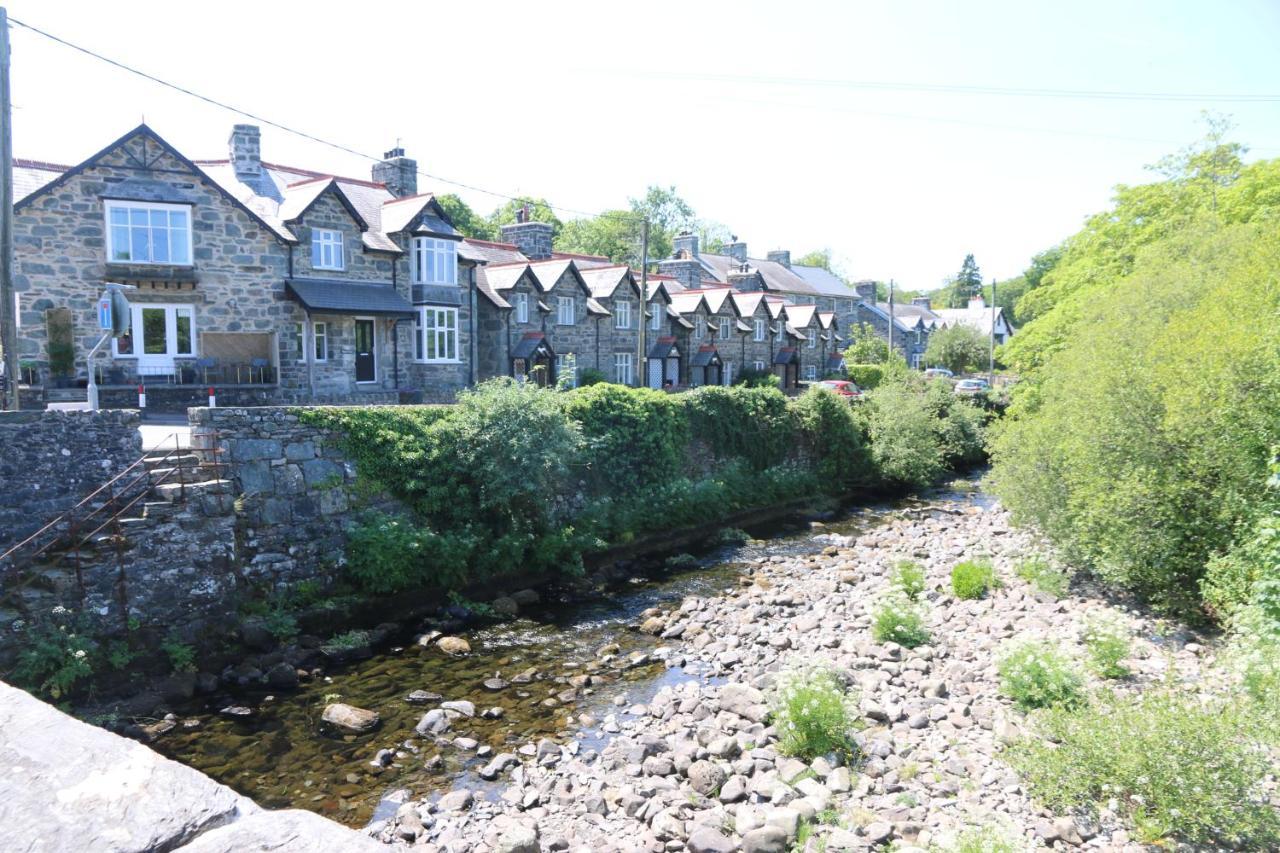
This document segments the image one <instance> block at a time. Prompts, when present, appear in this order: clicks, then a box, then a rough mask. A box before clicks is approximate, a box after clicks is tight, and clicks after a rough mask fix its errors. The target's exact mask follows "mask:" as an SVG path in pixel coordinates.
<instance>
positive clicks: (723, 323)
mask: <svg viewBox="0 0 1280 853" xmlns="http://www.w3.org/2000/svg"><path fill="white" fill-rule="evenodd" d="M720 340H722V341H727V340H729V318H728V317H721V318H720Z"/></svg>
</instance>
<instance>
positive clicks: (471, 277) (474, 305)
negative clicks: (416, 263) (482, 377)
mask: <svg viewBox="0 0 1280 853" xmlns="http://www.w3.org/2000/svg"><path fill="white" fill-rule="evenodd" d="M467 281H468V283H469V284H470V285H471V293H470V294H468V296H467V300H468V302H469V303H470V305H471V322H469V323H468V324H467V325H468V326H469V327H470V333H471V342H470V343H469V344H468V346H467V352H468V354H469V355H470V357H471V358H470V361H471V363H470V365H468V369H467V385H468V386H474V385H475V384H476V361H477V360H478V359H479V358H480V344H479V342H478V341H477V340H476V322H477V321H476V311H477V310H478V309H479V307H480V303H479V302H478V301H477V300H476V268H475V267H474V266H472V267H471V272H470V273H469V274H468V276H467Z"/></svg>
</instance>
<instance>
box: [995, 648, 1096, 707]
mask: <svg viewBox="0 0 1280 853" xmlns="http://www.w3.org/2000/svg"><path fill="white" fill-rule="evenodd" d="M997 669H998V671H999V673H1000V692H1001V693H1003V694H1004V695H1006V696H1008V697H1009V698H1010V699H1012V700H1013V701H1014V702H1015V703H1016V704H1017V705H1018V707H1019V708H1021V709H1022V710H1024V711H1027V710H1030V709H1032V708H1049V707H1054V706H1062V707H1072V706H1074V705H1077V704H1079V702H1080V701H1081V699H1082V698H1083V696H1084V693H1083V682H1082V681H1081V679H1080V676H1079V675H1078V674H1077V673H1076V671H1075V667H1074V666H1073V665H1072V664H1071V662H1070V661H1069V660H1067V659H1066V658H1065V657H1063V656H1062V655H1061V654H1060V653H1059V652H1058V651H1057V650H1056V649H1055V648H1054V647H1053V646H1051V645H1049V644H1048V643H1032V642H1028V643H1022V644H1021V645H1018V646H1015V647H1014V648H1013V649H1012V650H1010V651H1009V652H1008V653H1006V654H1005V655H1004V656H1003V657H1002V658H1001V659H1000V661H999V663H998V664H997Z"/></svg>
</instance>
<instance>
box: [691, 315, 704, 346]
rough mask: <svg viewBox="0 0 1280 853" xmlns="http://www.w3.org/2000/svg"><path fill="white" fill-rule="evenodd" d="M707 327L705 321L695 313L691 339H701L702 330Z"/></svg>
mask: <svg viewBox="0 0 1280 853" xmlns="http://www.w3.org/2000/svg"><path fill="white" fill-rule="evenodd" d="M706 328H707V324H706V321H704V320H703V319H702V318H701V317H699V316H697V315H696V314H695V315H694V317H693V339H694V340H695V341H700V340H702V335H703V331H704V330H705V329H706Z"/></svg>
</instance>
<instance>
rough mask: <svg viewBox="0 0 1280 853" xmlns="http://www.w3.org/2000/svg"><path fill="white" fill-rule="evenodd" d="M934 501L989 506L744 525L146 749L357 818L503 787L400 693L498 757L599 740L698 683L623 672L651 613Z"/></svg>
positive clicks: (247, 697) (964, 486)
mask: <svg viewBox="0 0 1280 853" xmlns="http://www.w3.org/2000/svg"><path fill="white" fill-rule="evenodd" d="M941 503H950V504H952V505H953V506H954V505H955V504H956V503H959V504H962V505H963V504H977V505H986V504H988V503H989V499H988V498H987V497H986V496H985V495H984V494H982V493H981V492H980V491H978V490H977V488H976V484H975V483H973V482H972V481H961V482H958V483H956V484H953V486H952V487H951V488H949V489H948V490H946V491H942V492H939V493H936V494H932V495H929V496H927V497H926V498H923V499H913V500H909V501H904V502H900V503H898V504H895V505H893V506H890V505H888V504H882V505H872V506H865V505H864V506H860V507H854V508H851V509H848V510H846V511H844V512H843V513H841V514H840V515H839V516H838V517H837V518H836V519H834V520H832V521H830V522H828V523H826V524H825V525H822V526H821V527H817V528H811V527H810V526H809V525H808V524H803V525H800V524H792V525H790V526H781V527H775V528H774V529H772V530H767V531H762V530H753V531H751V532H752V533H753V534H755V535H758V536H765V537H766V538H764V539H760V540H753V541H752V542H750V543H747V544H745V545H742V546H738V547H732V548H721V549H719V550H717V551H715V552H713V553H709V554H704V555H703V556H702V559H701V560H700V565H698V566H697V567H694V568H690V569H687V570H683V571H678V572H666V573H661V574H659V575H656V576H651V577H636V578H632V579H631V580H630V581H629V582H627V583H625V584H623V585H621V587H620V588H618V589H615V590H613V591H612V592H611V594H610V595H608V596H607V597H604V598H598V599H593V600H590V601H586V602H576V603H568V604H550V605H547V606H546V607H544V608H543V609H542V610H541V611H540V612H537V613H535V614H533V615H532V616H531V617H530V618H524V617H522V618H520V619H517V620H515V621H513V622H508V623H503V624H499V625H494V626H491V627H487V628H484V629H481V630H478V631H472V632H469V633H467V634H466V637H467V640H468V642H469V643H470V644H471V650H472V652H471V654H470V655H469V656H467V657H463V658H451V657H448V656H446V655H444V654H442V653H441V652H439V651H438V650H436V649H435V648H434V647H426V648H422V647H418V646H415V645H412V644H409V645H407V646H406V647H403V648H400V647H393V648H391V649H388V650H386V651H384V652H382V653H380V654H378V655H375V656H374V657H373V658H371V659H369V660H365V661H360V662H357V663H353V664H351V665H349V666H347V667H345V668H341V669H335V670H333V671H330V672H329V673H328V676H327V677H326V678H323V679H320V680H318V681H316V682H312V683H308V684H305V685H304V686H303V687H302V688H301V689H299V690H296V691H293V692H290V693H281V694H275V695H272V694H270V693H267V692H260V693H251V694H242V695H238V696H236V697H234V700H229V698H228V697H227V696H225V695H222V696H218V697H215V698H214V699H212V700H210V701H208V702H207V703H202V704H199V705H195V706H192V707H190V708H186V709H184V713H182V714H180V716H182V717H183V718H187V719H190V718H194V719H197V720H199V721H200V726H199V728H197V729H193V730H184V729H183V728H182V727H179V728H178V729H177V730H175V731H173V732H171V733H170V734H168V735H166V736H164V737H163V738H161V739H160V740H159V741H158V742H157V743H156V744H155V745H154V746H155V748H156V749H158V750H159V751H161V752H163V753H164V754H166V755H168V756H169V757H171V758H174V759H177V760H179V761H182V762H183V763H186V764H189V765H191V766H193V767H196V768H198V769H199V770H201V771H203V772H205V773H207V774H209V775H210V776H212V777H213V778H215V779H217V780H218V781H220V782H223V783H225V784H227V785H229V786H231V787H232V788H234V789H236V790H237V791H239V792H241V793H243V794H246V795H248V796H250V797H252V798H253V799H254V800H256V801H257V802H259V803H261V804H262V805H264V806H267V807H271V808H284V807H292V808H305V809H310V810H312V811H316V812H320V813H322V814H325V815H327V816H329V817H331V818H334V819H336V820H339V821H341V822H343V823H346V824H349V825H353V826H359V825H363V824H365V823H367V822H368V821H369V819H370V818H371V817H372V816H373V815H374V813H375V810H376V809H377V806H378V804H379V801H380V800H381V799H382V797H383V795H384V794H386V793H387V792H388V791H390V790H394V789H400V788H407V789H409V790H410V791H411V792H412V793H413V794H414V795H415V796H424V795H428V794H431V793H433V792H439V791H443V790H447V789H449V788H451V787H453V786H454V785H455V784H459V785H468V786H470V787H472V788H473V789H475V790H476V791H477V794H480V795H492V794H493V793H494V792H495V791H496V790H497V788H498V787H499V785H500V783H499V784H495V785H493V786H486V785H485V784H484V783H483V782H480V781H479V777H478V776H476V775H475V774H473V773H466V774H465V775H463V774H464V771H466V770H468V769H470V768H473V767H477V766H479V765H481V764H483V763H485V762H487V761H488V758H480V757H477V756H476V754H475V752H466V751H462V750H460V749H458V748H455V747H452V746H444V747H437V746H436V745H435V744H434V743H433V742H432V741H431V740H430V739H428V738H421V737H417V736H416V735H415V733H414V731H413V727H414V725H416V724H417V722H418V720H419V719H420V718H421V717H422V715H423V713H425V711H426V710H428V709H429V708H430V707H433V705H426V706H418V705H411V704H409V703H408V702H407V701H406V700H405V697H406V696H407V695H408V694H409V693H410V692H411V691H414V690H428V691H432V692H435V693H439V694H441V695H442V696H443V697H444V698H445V699H446V700H449V699H467V700H470V701H472V702H474V703H475V705H476V709H477V716H476V717H475V718H472V719H467V718H463V719H459V720H457V721H455V723H454V726H453V729H452V730H451V731H450V732H448V733H447V735H446V737H449V738H453V737H458V736H466V737H470V738H474V739H475V740H477V741H479V743H480V744H487V745H489V746H490V747H492V749H493V751H494V752H495V753H496V752H503V751H515V749H516V748H517V747H519V746H520V745H522V744H524V743H528V742H529V741H531V740H536V739H538V738H543V737H550V738H560V739H567V738H575V739H577V740H578V741H579V742H580V743H581V744H582V747H583V748H584V749H585V748H592V747H595V748H598V747H599V746H600V745H601V743H600V741H599V740H598V736H597V737H593V736H592V734H591V733H589V732H585V731H583V730H582V727H581V726H579V725H578V724H577V723H576V720H571V717H573V718H576V717H577V715H579V714H583V713H589V714H592V715H593V716H595V717H596V718H597V719H603V718H604V716H605V715H607V714H609V713H618V714H620V715H621V714H624V713H625V712H626V707H629V706H630V705H632V704H634V703H643V702H646V701H647V700H648V699H649V698H650V697H652V696H653V695H654V694H655V693H656V692H657V691H658V690H659V689H661V688H662V687H663V686H664V685H666V684H671V683H675V682H678V681H680V680H681V679H686V678H694V677H698V676H697V675H696V674H693V673H687V672H685V671H684V670H681V669H678V668H673V669H667V668H666V666H665V665H664V664H663V663H662V662H653V663H649V664H646V665H642V666H636V667H627V666H626V663H627V658H628V656H629V655H630V654H631V653H633V652H650V651H652V650H653V649H654V648H656V647H658V646H660V645H662V642H663V641H662V640H660V639H659V638H656V637H651V636H648V635H645V634H641V633H639V632H637V631H634V630H631V629H630V627H629V626H632V625H634V624H635V623H636V622H637V621H638V620H639V614H640V613H642V612H643V611H644V610H645V609H646V608H649V607H672V606H676V605H678V604H679V603H680V601H681V600H682V599H684V598H685V597H687V596H703V597H707V596H714V595H720V594H723V593H724V592H725V591H727V590H729V589H732V588H733V587H735V586H737V583H738V577H739V575H740V574H741V572H742V570H743V568H744V566H745V565H746V564H747V563H748V562H749V561H750V560H752V559H754V558H757V557H767V556H773V555H794V554H801V553H812V552H814V551H817V550H820V549H821V548H822V547H825V546H826V545H827V544H828V542H826V541H823V536H822V535H823V534H833V533H834V534H842V535H856V534H858V533H860V532H863V531H865V530H868V529H870V528H872V527H874V526H875V525H876V524H878V523H880V522H881V521H882V520H883V519H884V518H885V517H886V516H887V515H888V514H889V513H890V512H891V511H892V510H894V509H904V508H915V509H917V510H920V511H924V512H929V511H931V509H930V508H931V507H935V506H938V505H939V504H941ZM815 537H817V538H815ZM611 643H616V644H617V645H618V646H620V648H621V650H620V652H619V653H618V655H617V657H616V658H615V660H614V661H613V662H611V663H601V662H600V661H599V658H598V656H597V654H596V652H597V650H598V649H600V648H601V647H602V646H605V645H607V644H611ZM531 667H532V668H534V669H536V670H537V672H538V674H539V675H538V677H537V678H535V679H534V680H533V681H531V682H529V683H527V684H520V683H512V684H511V685H510V686H509V687H507V688H505V689H503V690H500V691H497V692H491V691H488V690H486V689H485V688H484V686H483V682H484V680H485V679H487V678H491V677H494V676H500V677H501V678H503V679H504V680H507V681H511V679H512V677H513V676H515V675H517V674H518V673H520V672H522V671H524V670H527V669H529V668H531ZM583 674H590V675H592V676H595V677H598V679H599V680H600V681H601V682H602V683H601V684H598V685H596V684H593V685H592V686H591V687H588V688H585V689H584V690H580V691H578V692H579V698H577V699H576V700H575V701H571V702H568V703H563V702H560V701H559V700H556V702H555V703H547V702H546V701H545V700H547V699H549V698H554V697H555V695H556V694H558V693H561V692H562V691H565V690H567V689H570V684H569V679H570V678H573V677H574V676H579V675H583ZM619 695H624V696H625V697H626V706H624V707H615V706H614V704H613V699H614V697H616V696H619ZM335 697H340V698H335ZM232 701H234V704H238V705H247V706H249V707H251V708H253V710H254V713H253V715H252V716H251V717H249V718H246V719H229V718H226V717H223V716H220V715H219V714H218V709H219V708H222V707H225V706H226V705H228V704H232ZM332 701H342V702H346V703H349V704H352V705H356V706H358V707H361V708H369V709H372V710H376V711H378V713H379V714H381V716H382V723H381V726H380V727H379V728H378V729H377V730H376V731H374V732H372V733H369V734H364V735H353V734H345V735H337V734H334V733H332V732H329V731H327V730H325V729H323V728H322V727H321V725H320V713H321V711H322V710H323V708H324V706H325V704H327V703H328V702H332ZM493 706H497V707H501V708H502V709H503V711H504V714H503V716H502V718H501V719H497V720H485V719H481V718H480V717H479V715H478V712H479V711H480V710H482V709H484V708H488V707H493ZM410 740H412V741H414V743H415V744H416V747H417V749H418V751H417V752H416V753H414V752H411V751H409V750H408V749H406V748H405V747H404V744H405V742H406V741H410ZM383 748H389V749H393V750H394V749H400V750H402V751H403V752H404V753H405V754H404V755H403V756H402V757H397V758H396V759H395V761H394V763H393V764H392V766H390V767H387V768H377V767H374V766H371V764H370V762H371V760H372V759H373V757H374V755H375V753H377V751H378V750H379V749H383ZM437 754H439V755H441V756H442V757H443V759H444V763H443V766H441V767H439V768H438V769H434V770H429V769H427V768H426V766H425V764H426V761H427V759H429V758H431V757H433V756H435V755H437Z"/></svg>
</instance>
